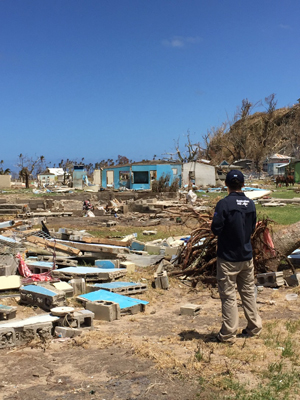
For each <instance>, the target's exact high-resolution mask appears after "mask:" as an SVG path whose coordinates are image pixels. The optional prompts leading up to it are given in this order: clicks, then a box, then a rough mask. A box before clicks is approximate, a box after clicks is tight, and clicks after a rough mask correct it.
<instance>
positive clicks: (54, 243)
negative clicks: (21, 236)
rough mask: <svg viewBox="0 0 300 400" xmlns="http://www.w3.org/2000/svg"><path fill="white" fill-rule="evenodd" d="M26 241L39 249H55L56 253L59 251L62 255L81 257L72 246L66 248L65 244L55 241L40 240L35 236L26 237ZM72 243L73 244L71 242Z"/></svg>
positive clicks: (77, 250) (79, 252)
mask: <svg viewBox="0 0 300 400" xmlns="http://www.w3.org/2000/svg"><path fill="white" fill-rule="evenodd" d="M26 240H27V241H28V242H30V243H34V244H36V245H38V246H39V247H44V248H46V249H47V248H51V249H55V250H57V251H61V252H63V253H67V254H71V255H76V256H78V255H81V251H80V250H79V249H77V248H74V247H73V246H72V247H71V246H68V245H65V244H61V243H57V240H48V239H42V238H40V237H37V236H28V237H27V238H26ZM72 243H73V242H72Z"/></svg>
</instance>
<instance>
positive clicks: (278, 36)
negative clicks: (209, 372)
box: [0, 0, 300, 168]
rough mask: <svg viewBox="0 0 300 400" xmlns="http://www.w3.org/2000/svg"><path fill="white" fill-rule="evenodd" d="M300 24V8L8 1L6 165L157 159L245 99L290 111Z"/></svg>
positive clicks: (234, 2) (162, 1)
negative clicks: (25, 160) (21, 159)
mask: <svg viewBox="0 0 300 400" xmlns="http://www.w3.org/2000/svg"><path fill="white" fill-rule="evenodd" d="M299 15H300V2H299V0H285V1H282V0H260V1H258V0H253V1H252V2H246V1H243V0H218V1H217V0H209V1H208V0H206V1H204V0H197V1H196V0H184V1H183V0H182V1H181V0H172V1H171V0H147V1H146V0H105V1H104V0H0V76H1V80H0V133H1V138H2V141H1V155H0V159H2V160H4V167H5V168H7V167H12V166H13V165H14V164H16V163H17V159H18V155H19V154H20V153H22V154H23V155H26V156H28V157H33V158H35V157H37V156H40V155H43V156H44V157H45V159H46V164H49V162H50V161H51V162H52V165H53V164H54V163H57V162H58V161H60V160H61V159H67V158H69V159H73V160H80V159H81V158H82V157H84V159H85V161H86V162H92V163H94V162H96V161H100V160H102V159H106V158H113V159H116V158H117V156H118V155H119V154H120V155H124V156H127V157H128V158H130V159H133V160H135V161H140V160H142V159H147V158H149V159H152V157H153V155H154V154H156V155H157V156H158V157H160V156H161V155H162V154H163V153H165V152H172V151H173V150H174V140H177V139H179V140H180V143H181V144H184V141H185V134H186V132H187V130H189V131H190V133H191V138H192V140H193V141H195V142H199V141H201V140H202V136H203V135H204V134H206V133H207V130H209V129H210V128H212V127H214V126H219V125H220V124H221V123H222V122H224V121H226V120H227V119H228V118H229V119H230V118H232V117H233V115H234V112H235V111H236V107H237V106H238V105H240V104H241V101H242V99H244V98H248V99H249V100H250V101H252V102H254V103H255V102H257V101H259V100H263V99H264V98H265V97H266V96H268V95H270V94H271V93H275V94H276V99H277V100H278V103H277V107H284V106H290V105H292V104H294V103H296V102H297V99H298V98H299V97H300V90H299V88H300V74H299V65H300V53H299V49H300V35H299V31H300V25H299ZM259 110H262V109H257V111H259Z"/></svg>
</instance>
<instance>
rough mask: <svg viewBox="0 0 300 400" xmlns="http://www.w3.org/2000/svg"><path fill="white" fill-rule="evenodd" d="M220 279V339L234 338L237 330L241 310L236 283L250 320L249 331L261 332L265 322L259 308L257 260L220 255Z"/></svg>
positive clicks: (253, 333) (218, 263)
mask: <svg viewBox="0 0 300 400" xmlns="http://www.w3.org/2000/svg"><path fill="white" fill-rule="evenodd" d="M217 280H218V288H219V293H220V298H221V302H222V327H221V330H220V332H219V335H218V337H219V339H220V340H221V341H224V342H225V341H230V340H232V339H234V338H235V337H236V334H237V330H238V327H239V314H238V308H237V301H236V290H235V286H236V284H237V289H238V291H239V294H240V296H241V300H242V305H243V309H244V314H245V317H246V319H247V322H248V323H247V327H246V330H247V333H248V334H249V335H251V336H252V335H253V336H254V335H258V334H259V333H260V331H261V329H262V323H261V318H260V316H259V315H258V313H257V308H256V298H255V293H254V266H253V260H250V261H241V262H231V261H226V260H223V259H221V258H218V260H217Z"/></svg>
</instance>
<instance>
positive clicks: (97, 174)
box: [93, 169, 101, 186]
mask: <svg viewBox="0 0 300 400" xmlns="http://www.w3.org/2000/svg"><path fill="white" fill-rule="evenodd" d="M93 183H94V185H100V186H101V169H95V170H94V172H93Z"/></svg>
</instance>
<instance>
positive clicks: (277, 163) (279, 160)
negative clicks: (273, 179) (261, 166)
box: [265, 154, 292, 176]
mask: <svg viewBox="0 0 300 400" xmlns="http://www.w3.org/2000/svg"><path fill="white" fill-rule="evenodd" d="M291 159H292V157H289V156H285V155H283V154H273V155H272V156H271V157H268V158H267V160H266V162H265V165H266V167H267V169H266V172H268V175H270V176H277V175H279V172H278V167H281V166H282V164H289V163H290V162H291Z"/></svg>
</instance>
